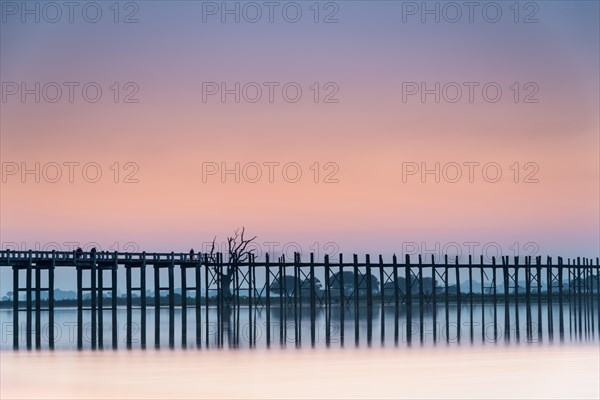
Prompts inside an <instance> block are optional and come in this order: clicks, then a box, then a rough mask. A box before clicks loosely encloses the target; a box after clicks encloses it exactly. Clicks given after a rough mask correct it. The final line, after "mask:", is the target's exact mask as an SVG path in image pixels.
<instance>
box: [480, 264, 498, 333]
mask: <svg viewBox="0 0 600 400" xmlns="http://www.w3.org/2000/svg"><path fill="white" fill-rule="evenodd" d="M492 266H493V271H492V272H493V274H494V276H493V278H492V279H493V282H492V286H493V287H494V289H493V290H494V293H493V298H492V300H493V302H494V343H496V342H498V277H497V271H498V268H496V258H495V257H492ZM482 312H483V311H482Z"/></svg>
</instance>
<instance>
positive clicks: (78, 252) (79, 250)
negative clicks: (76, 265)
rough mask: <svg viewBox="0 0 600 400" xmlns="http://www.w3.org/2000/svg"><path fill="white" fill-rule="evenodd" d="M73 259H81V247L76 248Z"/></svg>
mask: <svg viewBox="0 0 600 400" xmlns="http://www.w3.org/2000/svg"><path fill="white" fill-rule="evenodd" d="M75 257H76V258H77V259H80V258H81V257H83V250H81V247H78V248H77V250H76V251H75Z"/></svg>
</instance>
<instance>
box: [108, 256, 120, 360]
mask: <svg viewBox="0 0 600 400" xmlns="http://www.w3.org/2000/svg"><path fill="white" fill-rule="evenodd" d="M114 259H115V260H114V261H115V262H114V265H112V267H111V270H110V272H111V277H110V286H111V292H110V294H111V313H110V316H111V325H112V326H111V333H112V348H113V349H116V348H117V347H118V345H119V335H118V334H119V332H118V324H117V268H118V267H119V264H118V258H117V252H116V251H115V253H114Z"/></svg>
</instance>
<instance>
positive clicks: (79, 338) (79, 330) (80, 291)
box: [76, 265, 83, 350]
mask: <svg viewBox="0 0 600 400" xmlns="http://www.w3.org/2000/svg"><path fill="white" fill-rule="evenodd" d="M76 268H77V349H79V350H81V349H82V348H83V287H82V283H83V282H82V280H83V277H82V268H83V267H82V266H80V265H78V266H77V267H76Z"/></svg>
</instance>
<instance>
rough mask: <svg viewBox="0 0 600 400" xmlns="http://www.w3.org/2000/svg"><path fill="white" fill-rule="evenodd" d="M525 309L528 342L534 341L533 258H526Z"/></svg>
mask: <svg viewBox="0 0 600 400" xmlns="http://www.w3.org/2000/svg"><path fill="white" fill-rule="evenodd" d="M525 308H526V314H525V315H526V317H525V324H526V325H527V341H531V340H532V332H531V257H530V256H526V257H525Z"/></svg>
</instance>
